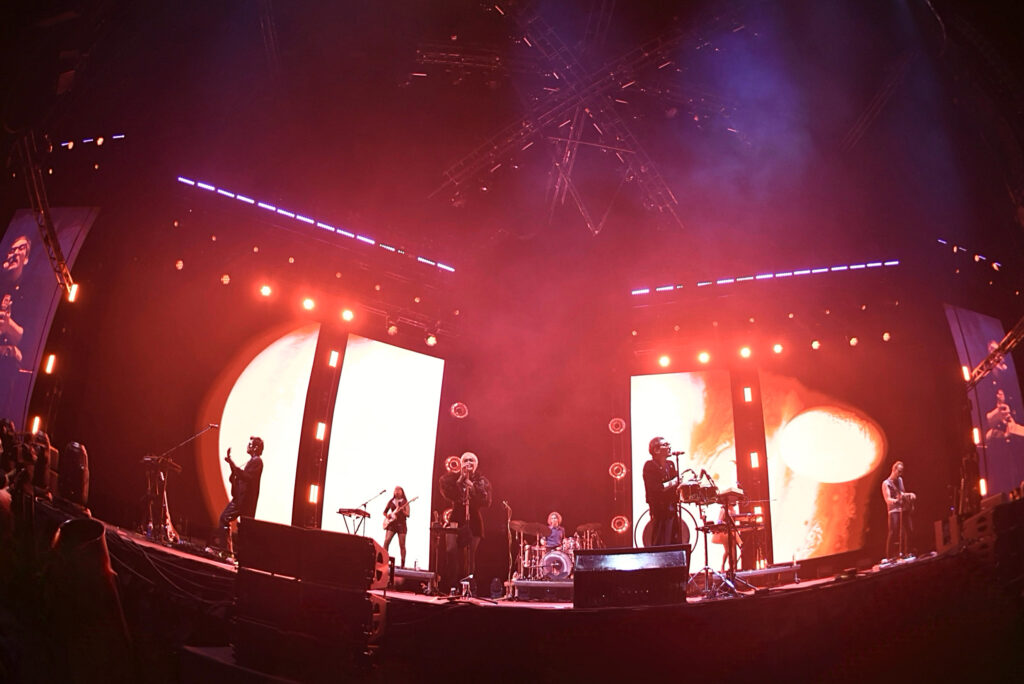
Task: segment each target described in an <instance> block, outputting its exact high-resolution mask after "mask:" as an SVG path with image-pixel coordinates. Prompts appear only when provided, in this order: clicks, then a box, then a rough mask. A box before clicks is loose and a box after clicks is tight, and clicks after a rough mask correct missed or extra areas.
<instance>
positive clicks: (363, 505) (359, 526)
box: [352, 488, 388, 534]
mask: <svg viewBox="0 0 1024 684" xmlns="http://www.w3.org/2000/svg"><path fill="white" fill-rule="evenodd" d="M386 491H388V490H387V488H384V489H382V490H380V491H379V492H377V493H376V494H374V495H373V496H371V497H370V498H369V499H367V500H366V501H364V502H363V503H361V504H359V508H362V509H363V510H364V511H366V507H367V506H368V505H369V503H370V502H371V501H373V500H374V499H376V498H377V497H379V496H382V495H383V494H384V492H386ZM366 512H367V513H369V511H366ZM366 517H369V516H366ZM365 523H366V518H359V522H357V523H356V529H355V530H353V531H352V534H361V533H362V529H363V525H364V524H365Z"/></svg>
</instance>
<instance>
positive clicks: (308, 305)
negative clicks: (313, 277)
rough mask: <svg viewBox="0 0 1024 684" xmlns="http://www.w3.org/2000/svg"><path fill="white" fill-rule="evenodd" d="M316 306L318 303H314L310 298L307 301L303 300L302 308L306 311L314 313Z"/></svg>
mask: <svg viewBox="0 0 1024 684" xmlns="http://www.w3.org/2000/svg"><path fill="white" fill-rule="evenodd" d="M314 306H316V302H314V301H313V300H312V299H310V298H309V297H306V298H305V299H303V300H302V308H303V309H305V310H306V311H312V310H313V307H314Z"/></svg>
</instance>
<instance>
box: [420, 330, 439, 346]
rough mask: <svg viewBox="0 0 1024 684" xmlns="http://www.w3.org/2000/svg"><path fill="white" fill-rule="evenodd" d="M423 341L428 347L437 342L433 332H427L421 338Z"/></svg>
mask: <svg viewBox="0 0 1024 684" xmlns="http://www.w3.org/2000/svg"><path fill="white" fill-rule="evenodd" d="M423 341H424V342H426V343H427V346H428V347H433V346H434V345H436V344H437V335H434V334H433V333H428V334H427V336H426V337H425V338H424V339H423Z"/></svg>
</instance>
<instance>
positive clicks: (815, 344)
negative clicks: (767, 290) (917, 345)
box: [658, 331, 892, 368]
mask: <svg viewBox="0 0 1024 684" xmlns="http://www.w3.org/2000/svg"><path fill="white" fill-rule="evenodd" d="M881 339H882V341H883V342H889V341H891V340H892V334H891V333H889V332H888V331H887V332H884V333H882V335H881ZM847 344H849V346H851V347H856V346H857V345H859V344H860V338H859V337H856V336H854V337H850V338H849V339H848V340H847ZM809 346H810V348H811V349H812V350H813V351H818V350H820V349H821V348H822V343H821V340H817V339H814V340H811V342H810V345H809ZM785 350H786V347H785V345H783V344H782V343H781V342H776V343H775V344H773V345H772V347H771V351H772V353H773V354H782V352H784V351H785ZM736 355H737V356H739V357H740V358H741V359H749V358H751V357H752V356H753V355H754V351H753V349H751V348H750V347H746V346H744V347H740V348H739V349H738V350H736ZM696 359H697V362H698V363H700V364H702V365H706V364H708V363H711V352H708V351H701V352H698V353H697V356H696ZM658 365H659V366H661V367H662V368H668V367H669V366H670V365H672V357H670V356H669V355H668V354H661V355H660V356H658Z"/></svg>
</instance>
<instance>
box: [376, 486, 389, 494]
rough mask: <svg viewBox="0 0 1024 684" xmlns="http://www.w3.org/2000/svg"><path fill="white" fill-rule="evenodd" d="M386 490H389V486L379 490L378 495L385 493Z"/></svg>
mask: <svg viewBox="0 0 1024 684" xmlns="http://www.w3.org/2000/svg"><path fill="white" fill-rule="evenodd" d="M386 491H388V490H387V488H386V487H385V488H384V489H382V490H380V492H378V494H377V496H380V495H381V494H383V493H384V492H386Z"/></svg>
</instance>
